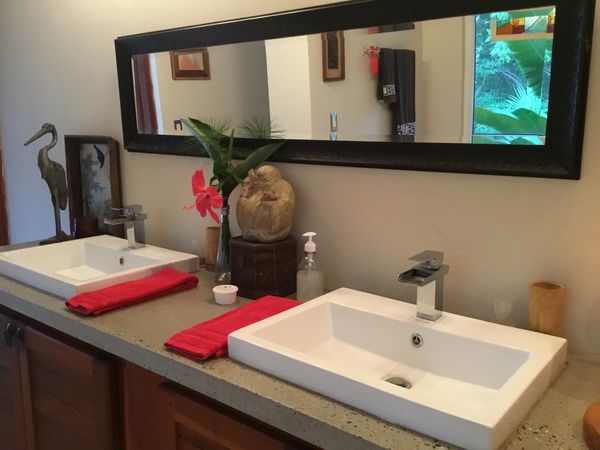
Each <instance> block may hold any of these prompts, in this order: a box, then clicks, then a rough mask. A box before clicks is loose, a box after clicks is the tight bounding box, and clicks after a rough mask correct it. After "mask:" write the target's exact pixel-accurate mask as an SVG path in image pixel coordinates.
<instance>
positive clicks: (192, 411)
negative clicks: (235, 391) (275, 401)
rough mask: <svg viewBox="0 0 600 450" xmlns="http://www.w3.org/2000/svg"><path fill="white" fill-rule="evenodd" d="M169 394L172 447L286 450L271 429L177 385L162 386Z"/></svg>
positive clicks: (284, 442)
mask: <svg viewBox="0 0 600 450" xmlns="http://www.w3.org/2000/svg"><path fill="white" fill-rule="evenodd" d="M162 389H164V390H165V391H166V392H167V393H169V394H170V395H169V396H170V401H169V404H170V407H171V427H172V429H173V430H174V434H175V449H176V450H253V449H261V450H286V449H292V448H301V446H296V445H293V446H292V445H289V443H288V441H289V440H288V439H280V437H279V436H276V433H275V432H271V431H269V430H267V429H266V427H264V426H261V425H260V424H258V423H252V421H251V420H250V419H249V418H246V417H245V416H242V415H241V414H240V413H236V412H234V411H230V410H228V409H225V408H223V407H222V406H219V405H217V404H212V403H211V402H208V401H207V400H205V399H200V398H196V396H193V397H192V396H189V395H188V394H187V393H184V392H183V391H182V390H181V389H180V388H178V387H177V386H173V385H171V384H168V383H166V384H164V385H162Z"/></svg>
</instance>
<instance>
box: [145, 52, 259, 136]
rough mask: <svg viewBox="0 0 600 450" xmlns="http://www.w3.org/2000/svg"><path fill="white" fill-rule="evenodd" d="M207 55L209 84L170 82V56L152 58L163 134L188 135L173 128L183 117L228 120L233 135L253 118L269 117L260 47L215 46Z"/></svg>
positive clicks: (202, 82) (167, 54) (207, 81)
mask: <svg viewBox="0 0 600 450" xmlns="http://www.w3.org/2000/svg"><path fill="white" fill-rule="evenodd" d="M208 52H209V55H208V57H209V66H210V80H173V77H172V74H171V58H170V56H169V52H161V53H156V54H155V58H156V76H157V79H158V80H157V81H158V91H159V97H160V109H161V112H162V120H163V126H164V130H165V131H166V133H163V134H189V133H188V132H187V131H180V132H179V133H178V132H176V131H175V130H174V128H173V121H174V120H176V119H181V118H182V117H198V118H201V119H206V120H208V119H215V120H217V121H218V120H227V119H228V120H230V121H231V125H232V126H233V127H235V128H236V132H237V131H239V125H240V124H241V123H243V122H244V121H245V120H249V119H251V118H252V117H253V116H258V117H269V90H268V86H267V70H266V62H265V46H264V45H263V43H262V42H247V43H241V44H235V45H218V46H215V47H210V48H209V50H208ZM237 134H238V133H236V135H237Z"/></svg>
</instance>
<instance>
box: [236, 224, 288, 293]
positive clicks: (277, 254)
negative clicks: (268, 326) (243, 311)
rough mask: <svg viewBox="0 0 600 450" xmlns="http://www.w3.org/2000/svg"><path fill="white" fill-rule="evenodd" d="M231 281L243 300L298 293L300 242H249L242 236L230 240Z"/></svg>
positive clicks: (285, 240)
mask: <svg viewBox="0 0 600 450" xmlns="http://www.w3.org/2000/svg"><path fill="white" fill-rule="evenodd" d="M229 245H230V252H231V254H230V257H231V282H232V283H233V284H235V285H236V286H237V287H238V288H239V291H238V294H239V295H240V296H242V297H247V298H252V299H256V298H259V297H262V296H263V295H279V296H281V297H285V296H288V295H291V294H293V293H294V292H296V271H297V260H296V252H297V241H296V239H295V238H292V237H288V238H286V239H284V240H282V241H279V242H272V243H262V242H246V241H244V240H243V239H242V238H241V237H239V236H238V237H234V238H232V239H231V240H230V241H229Z"/></svg>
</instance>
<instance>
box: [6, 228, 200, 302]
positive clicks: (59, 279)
mask: <svg viewBox="0 0 600 450" xmlns="http://www.w3.org/2000/svg"><path fill="white" fill-rule="evenodd" d="M165 267H173V268H175V269H179V270H182V271H184V272H196V271H197V270H198V256H196V255H191V254H188V253H182V252H176V251H173V250H167V249H164V248H160V247H154V246H152V245H146V246H145V247H141V248H138V249H129V248H127V241H126V240H125V239H120V238H117V237H114V236H108V235H102V236H94V237H90V238H85V239H76V240H73V241H66V242H59V243H56V244H49V245H42V246H35V247H28V248H23V249H19V250H10V251H6V252H1V253H0V274H1V275H6V276H8V277H11V278H14V279H16V280H18V281H21V282H23V283H26V284H29V285H31V286H34V287H36V288H38V289H41V290H43V291H46V292H50V293H52V294H55V295H58V296H59V297H63V298H69V297H72V296H73V295H75V294H79V293H81V292H89V291H94V290H96V289H101V288H104V287H108V286H112V285H114V284H117V283H122V282H125V281H132V280H137V279H139V278H143V277H147V276H150V275H153V274H155V273H156V272H158V271H159V270H161V269H164V268H165Z"/></svg>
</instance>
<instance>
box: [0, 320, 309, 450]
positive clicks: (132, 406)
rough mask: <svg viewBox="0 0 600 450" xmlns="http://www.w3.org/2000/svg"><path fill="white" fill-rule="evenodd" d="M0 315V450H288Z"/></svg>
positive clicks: (293, 442)
mask: <svg viewBox="0 0 600 450" xmlns="http://www.w3.org/2000/svg"><path fill="white" fill-rule="evenodd" d="M12 314H13V313H12V312H9V311H6V312H4V310H1V311H0V332H1V333H2V334H1V336H0V450H118V449H124V450H256V449H260V450H296V449H313V448H314V447H312V446H309V445H308V444H306V443H304V442H302V441H299V440H298V439H296V438H294V437H292V436H289V435H287V434H285V433H283V432H281V431H279V430H277V429H275V428H273V427H271V426H270V425H268V424H264V423H262V422H259V421H257V420H255V419H253V418H251V417H249V416H246V415H244V414H242V413H240V412H238V411H235V410H233V409H231V408H229V407H227V406H225V405H222V404H220V403H218V402H216V401H214V400H212V399H209V398H207V397H205V396H202V395H199V394H197V393H194V392H191V391H189V390H187V389H185V388H183V387H181V386H178V385H176V384H173V383H171V382H169V381H168V380H166V379H165V378H163V377H161V376H159V375H157V374H155V373H152V372H150V371H148V370H146V369H143V368H141V367H139V366H136V365H133V364H131V363H128V362H124V361H117V360H116V359H115V358H112V357H110V355H108V356H106V355H105V354H103V353H101V351H100V350H97V349H94V348H93V347H89V346H86V345H85V344H82V343H80V342H78V341H75V340H74V339H72V338H69V337H68V336H64V335H62V334H60V333H58V332H56V331H54V330H51V329H48V328H47V327H45V326H43V325H41V324H37V323H30V322H31V321H30V320H29V319H23V320H17V319H15V318H14V317H13V316H12Z"/></svg>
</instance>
